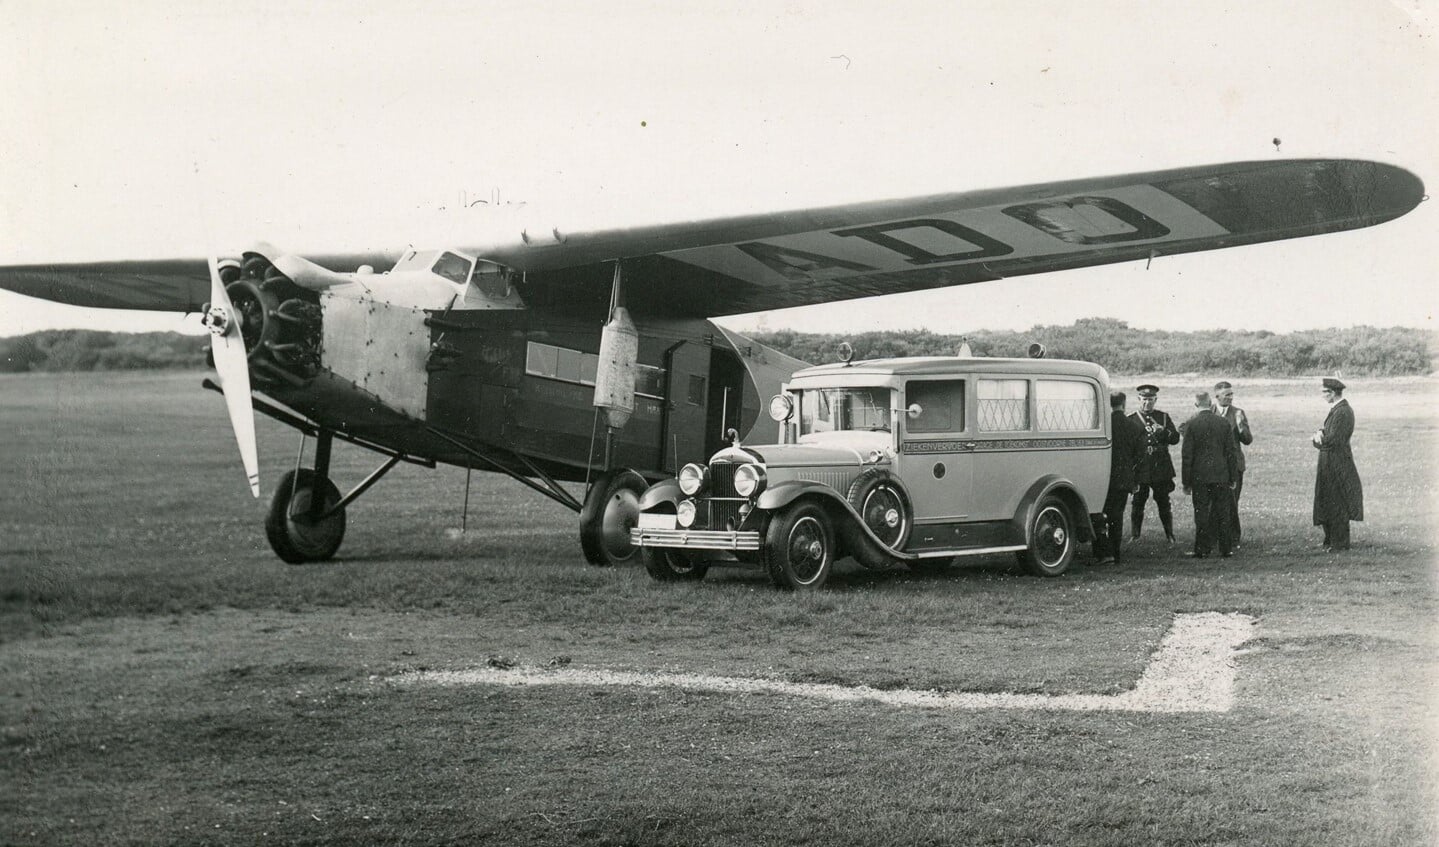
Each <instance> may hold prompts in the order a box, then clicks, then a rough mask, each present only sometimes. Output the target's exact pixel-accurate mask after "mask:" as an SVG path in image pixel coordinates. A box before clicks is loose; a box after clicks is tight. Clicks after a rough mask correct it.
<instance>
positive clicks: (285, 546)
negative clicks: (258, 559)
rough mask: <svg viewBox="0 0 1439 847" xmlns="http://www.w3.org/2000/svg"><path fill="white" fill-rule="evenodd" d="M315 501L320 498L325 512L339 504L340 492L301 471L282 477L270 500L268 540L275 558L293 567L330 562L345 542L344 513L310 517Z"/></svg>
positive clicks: (267, 519) (305, 471)
mask: <svg viewBox="0 0 1439 847" xmlns="http://www.w3.org/2000/svg"><path fill="white" fill-rule="evenodd" d="M316 497H318V498H320V502H321V511H322V512H323V511H324V510H326V509H329V508H330V507H331V506H333V505H335V504H336V503H338V502H340V490H339V489H338V488H336V487H335V484H334V483H333V482H330V480H329V479H328V478H327V477H323V476H320V475H318V474H316V473H315V472H314V471H313V470H310V469H309V468H300V469H299V470H298V471H290V472H289V473H287V474H285V475H284V476H282V477H280V484H279V485H278V486H276V487H275V495H274V497H272V498H271V499H270V513H269V514H268V515H267V516H266V517H265V537H266V538H267V539H269V541H270V547H271V549H273V550H274V551H275V554H276V555H277V556H279V557H280V558H281V559H283V560H285V561H286V562H289V563H290V564H292V565H299V564H303V563H305V562H319V561H323V560H325V559H328V558H330V557H331V556H333V555H335V551H336V550H338V549H339V548H340V542H341V541H343V540H344V538H345V511H344V510H343V509H341V510H340V511H338V512H336V513H335V514H333V515H330V516H329V517H327V518H321V519H320V520H314V519H313V518H311V517H310V511H311V504H312V503H313V502H314V499H315V498H316Z"/></svg>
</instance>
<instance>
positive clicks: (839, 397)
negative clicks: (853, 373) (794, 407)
mask: <svg viewBox="0 0 1439 847" xmlns="http://www.w3.org/2000/svg"><path fill="white" fill-rule="evenodd" d="M889 394H890V391H889V389H888V388H815V389H810V390H808V391H802V392H800V393H799V434H800V435H813V434H815V433H820V432H844V431H854V430H860V431H884V432H888V431H889V408H890V407H889Z"/></svg>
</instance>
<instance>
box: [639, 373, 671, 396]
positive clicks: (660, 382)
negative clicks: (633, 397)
mask: <svg viewBox="0 0 1439 847" xmlns="http://www.w3.org/2000/svg"><path fill="white" fill-rule="evenodd" d="M635 367H636V373H635V393H636V394H639V395H642V396H645V397H653V398H655V399H656V400H663V399H664V396H665V369H664V368H657V367H655V366H653V365H636V366H635Z"/></svg>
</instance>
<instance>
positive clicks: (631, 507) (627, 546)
mask: <svg viewBox="0 0 1439 847" xmlns="http://www.w3.org/2000/svg"><path fill="white" fill-rule="evenodd" d="M639 514H640V500H639V498H638V497H636V496H635V493H634V492H633V491H630V490H628V489H625V490H623V491H617V492H615V495H614V496H613V497H611V498H610V500H609V502H608V503H607V504H605V514H604V518H603V523H602V528H601V531H600V534H601V536H602V537H603V539H604V545H605V551H606V552H608V553H609V555H610V557H611V558H613V559H616V560H623V559H628V558H629V557H630V556H632V555H634V552H635V548H634V545H633V544H631V543H630V530H631V529H634V528H635V526H636V525H638V524H639Z"/></svg>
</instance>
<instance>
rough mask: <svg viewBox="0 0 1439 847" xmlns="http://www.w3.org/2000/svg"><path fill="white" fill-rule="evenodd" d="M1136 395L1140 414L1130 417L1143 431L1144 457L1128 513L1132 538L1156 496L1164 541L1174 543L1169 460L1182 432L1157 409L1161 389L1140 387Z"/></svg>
mask: <svg viewBox="0 0 1439 847" xmlns="http://www.w3.org/2000/svg"><path fill="white" fill-rule="evenodd" d="M1134 391H1135V393H1136V394H1138V395H1139V411H1137V412H1135V413H1134V414H1132V415H1130V417H1131V418H1133V419H1134V420H1135V421H1136V422H1137V423H1138V424H1139V425H1140V426H1142V427H1144V455H1142V456H1141V457H1140V459H1139V464H1138V465H1137V466H1136V468H1135V474H1134V481H1135V482H1136V483H1137V484H1138V486H1139V487H1138V489H1137V490H1136V491H1135V493H1134V506H1133V507H1132V508H1131V509H1130V513H1129V519H1130V520H1129V522H1130V525H1131V527H1132V529H1131V531H1130V533H1131V534H1130V537H1131V538H1138V537H1139V530H1140V527H1141V525H1142V524H1143V523H1144V505H1145V503H1147V502H1149V496H1150V494H1153V495H1154V505H1155V507H1156V508H1158V510H1159V522H1160V523H1161V524H1163V525H1164V537H1165V538H1166V539H1167V540H1169V541H1170V542H1173V541H1174V512H1173V510H1172V509H1171V508H1170V505H1169V495H1170V493H1171V492H1173V491H1174V461H1173V460H1172V459H1170V458H1169V446H1170V445H1171V444H1178V443H1179V429H1178V428H1177V427H1175V425H1174V419H1173V418H1171V417H1169V415H1167V414H1165V413H1164V412H1161V411H1159V410H1158V409H1156V408H1154V404H1155V403H1156V402H1158V400H1159V386H1157V385H1141V386H1139V387H1138V388H1136V389H1134Z"/></svg>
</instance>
